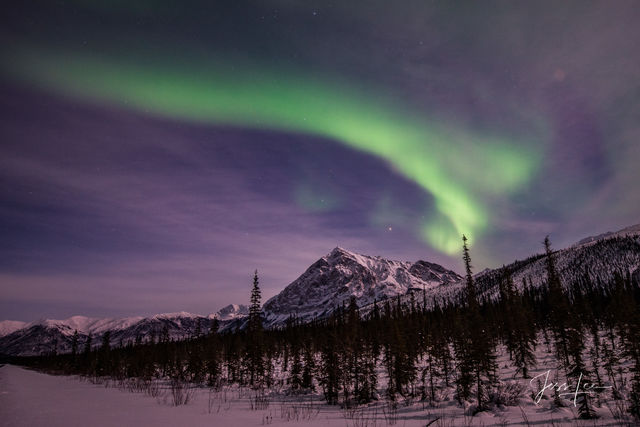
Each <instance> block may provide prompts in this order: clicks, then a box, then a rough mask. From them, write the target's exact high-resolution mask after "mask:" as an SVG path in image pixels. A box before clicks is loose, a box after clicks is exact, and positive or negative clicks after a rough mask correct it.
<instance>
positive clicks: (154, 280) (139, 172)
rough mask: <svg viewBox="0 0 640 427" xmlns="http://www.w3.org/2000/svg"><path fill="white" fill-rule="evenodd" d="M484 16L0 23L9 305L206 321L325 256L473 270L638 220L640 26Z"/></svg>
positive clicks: (493, 11)
mask: <svg viewBox="0 0 640 427" xmlns="http://www.w3.org/2000/svg"><path fill="white" fill-rule="evenodd" d="M489 5H491V6H492V7H489V6H479V5H477V4H475V3H466V2H463V3H459V4H456V5H455V6H454V5H451V4H449V3H447V2H435V3H433V4H431V3H430V4H423V3H422V2H407V3H405V4H402V5H395V6H392V5H387V4H386V3H384V2H367V3H366V4H360V5H358V4H357V3H351V2H350V3H349V4H348V5H342V4H340V5H339V4H334V3H331V2H313V3H304V4H303V3H302V2H288V1H275V2H262V3H252V2H246V3H245V2H236V3H233V4H231V3H226V2H219V3H215V4H210V3H205V2H203V3H197V4H194V6H193V7H190V8H184V7H180V6H179V3H175V4H173V3H171V2H159V3H140V4H137V5H136V6H132V5H128V4H126V3H120V2H116V3H111V2H92V3H87V4H85V3H84V2H70V3H68V4H65V5H51V4H48V3H40V2H28V3H25V4H24V5H20V6H16V7H14V8H13V9H12V10H9V11H8V13H7V14H6V17H5V18H3V20H4V21H5V22H3V24H4V25H3V30H2V33H1V34H2V37H3V40H4V42H3V48H2V50H1V51H0V52H1V55H0V61H1V62H0V63H1V66H2V72H1V73H0V78H1V79H2V81H1V82H0V84H1V86H0V87H2V88H3V93H4V96H3V100H2V112H3V115H2V117H3V119H2V129H3V134H4V137H3V141H4V142H3V146H2V154H3V155H2V160H0V164H1V165H2V181H1V182H2V184H1V186H0V192H1V193H2V210H1V211H0V226H1V227H2V229H3V230H4V231H3V234H5V236H7V240H6V242H7V244H6V245H5V247H4V248H3V262H2V264H0V266H1V268H2V270H1V271H0V287H1V289H3V295H4V296H3V299H2V301H1V302H0V310H2V311H7V313H8V314H7V316H8V317H11V316H10V314H12V313H18V314H20V316H22V317H25V318H29V316H28V315H27V314H23V313H26V312H24V310H27V312H28V311H29V310H31V311H32V312H35V311H38V312H40V311H42V310H41V309H42V307H47V308H48V309H49V311H50V312H51V313H52V314H51V315H52V316H53V315H58V316H64V315H67V314H69V315H71V314H76V313H78V312H80V311H82V310H81V309H80V308H79V307H81V305H82V304H88V305H89V306H90V307H91V308H92V309H93V310H95V311H97V312H99V313H101V314H116V313H117V314H121V313H134V314H135V313H139V312H140V311H141V310H142V311H147V312H154V311H174V310H176V309H186V310H189V311H194V312H212V311H214V309H217V308H219V307H210V308H207V306H206V305H205V304H204V303H203V302H202V301H203V299H207V298H208V300H209V301H211V300H214V299H215V300H218V299H219V300H220V303H219V305H220V306H222V305H225V304H226V303H230V302H242V298H244V296H243V295H244V293H246V292H244V289H243V288H242V284H243V283H244V282H243V281H244V279H245V278H246V277H245V276H247V274H248V273H247V272H250V271H252V269H253V268H256V267H257V268H258V269H259V270H261V271H263V272H264V276H263V278H264V281H265V286H266V288H267V296H270V295H272V294H274V293H275V292H277V291H278V290H280V289H282V288H283V287H284V286H285V285H286V284H287V283H288V282H289V281H291V280H292V279H294V278H295V276H296V275H297V274H299V273H301V272H302V271H303V270H304V268H305V267H306V266H307V265H308V264H309V263H310V262H312V261H314V260H315V259H317V258H318V257H320V256H322V255H323V254H324V253H326V252H328V251H329V250H330V249H331V248H332V247H333V246H336V245H340V246H344V247H347V248H350V249H354V250H357V251H361V252H364V253H370V254H379V255H383V256H386V257H389V258H400V259H419V258H422V259H429V260H432V261H435V262H440V263H443V264H445V265H447V266H450V267H454V268H457V267H458V259H459V256H458V252H459V247H460V237H461V235H462V234H463V233H464V234H466V235H467V236H469V237H470V238H471V242H472V244H473V248H472V249H473V251H474V252H475V253H474V260H475V263H476V264H477V267H485V266H496V265H499V264H502V263H506V262H510V261H512V260H513V259H514V258H515V257H522V256H527V255H530V254H531V253H534V252H536V251H538V250H539V242H540V241H541V240H542V238H543V237H544V235H545V234H551V236H552V238H553V239H554V241H557V242H558V245H557V246H560V245H567V244H571V243H572V242H574V241H575V240H578V239H580V238H582V237H584V236H585V235H587V234H590V233H595V232H602V231H606V230H608V229H617V228H622V227H624V226H626V225H629V224H632V223H637V222H638V213H639V212H638V206H640V199H639V196H638V194H639V192H638V191H637V190H636V188H635V187H636V184H635V183H636V180H637V179H638V178H640V177H639V176H638V175H640V174H639V173H638V172H637V170H636V169H637V168H636V166H635V165H636V164H637V161H638V160H639V158H640V153H639V152H638V145H639V144H638V143H637V138H638V136H639V135H640V128H639V125H638V123H640V121H638V120H637V119H638V112H639V111H640V108H638V107H639V105H638V102H639V98H638V94H639V93H640V88H639V86H638V85H639V84H640V83H639V82H640V79H638V77H640V56H639V54H638V53H637V52H636V50H635V49H634V47H633V40H634V39H636V37H637V36H639V35H640V34H638V32H639V31H638V30H637V29H636V28H635V25H634V22H635V21H634V19H635V18H637V17H638V16H637V15H638V12H637V7H634V5H633V3H624V2H620V3H618V4H617V5H616V7H615V8H605V6H604V5H603V4H597V3H581V2H574V3H572V2H569V3H565V4H563V6H562V7H559V6H557V5H554V4H553V3H552V2H549V3H545V2H543V3H538V4H537V5H535V6H534V5H532V4H529V5H526V4H508V3H502V2H490V3H489ZM612 22H615V23H616V25H615V26H612V24H611V23H612ZM598 30H599V31H598ZM14 283H19V284H20V287H21V290H15V289H14V288H15V286H14V285H13V284H14ZM150 289H153V292H154V293H155V295H156V298H155V299H152V300H148V299H147V298H146V297H145V295H148V292H149V291H150ZM56 290H58V291H59V292H58V293H59V294H61V295H63V296H59V295H56V292H55V291H56ZM34 293H35V294H38V295H39V296H38V297H37V298H36V297H34V296H33V295H34ZM128 293H130V294H131V295H135V297H131V298H124V297H123V295H124V294H128ZM203 293H204V294H205V295H206V297H205V298H203V297H202V294H203ZM64 295H66V297H64ZM176 298H178V301H177V302H176V300H175V299H176ZM123 300H127V302H129V301H130V303H131V306H128V305H127V304H123V303H122V301H123ZM106 301H112V302H109V303H107V302H106ZM175 303H177V304H179V305H180V307H174V306H173V305H171V304H175ZM134 304H136V305H134ZM16 305H17V307H22V308H21V309H19V310H17V309H13V308H11V309H10V307H14V306H16ZM135 306H138V307H141V308H139V309H138V310H137V311H136V309H135ZM25 307H28V308H25ZM58 313H60V314H58ZM18 314H13V317H17V316H18ZM0 317H3V316H0ZM5 317H6V316H5Z"/></svg>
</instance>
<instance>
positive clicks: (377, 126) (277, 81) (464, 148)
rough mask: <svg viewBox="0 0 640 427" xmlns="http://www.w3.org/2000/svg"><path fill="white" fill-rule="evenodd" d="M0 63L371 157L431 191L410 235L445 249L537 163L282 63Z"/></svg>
mask: <svg viewBox="0 0 640 427" xmlns="http://www.w3.org/2000/svg"><path fill="white" fill-rule="evenodd" d="M2 63H3V66H2V68H3V70H4V71H5V72H9V73H10V74H12V75H13V77H15V78H20V79H23V80H25V81H27V82H28V83H30V84H34V85H37V86H39V87H42V88H44V89H46V90H52V91H56V92H59V93H62V94H64V95H69V96H73V97H78V98H81V99H85V100H90V101H97V102H108V103H110V104H116V105H118V106H123V107H126V108H130V109H134V110H138V111H143V112H146V113H151V114H155V115H159V116H165V117H169V118H174V119H180V120H188V121H195V122H204V123H213V124H223V125H233V126H239V127H250V128H256V129H271V130H278V131H287V132H299V133H305V134H311V135H317V136H321V137H325V138H329V139H331V140H334V141H337V142H339V143H341V144H344V145H346V146H348V147H351V148H352V149H356V150H359V151H361V152H364V153H368V154H370V155H374V156H378V157H380V158H382V159H384V160H385V161H387V162H388V163H389V165H390V166H391V167H392V168H393V169H394V170H395V171H396V172H397V173H399V174H400V175H402V176H404V177H405V178H407V179H409V180H411V181H413V182H414V183H415V184H417V185H418V186H420V187H421V188H422V189H424V190H425V191H427V192H428V193H429V194H431V196H432V197H433V201H434V207H435V212H428V214H426V215H425V218H427V220H426V221H425V222H424V223H423V224H422V225H421V229H420V230H419V233H420V235H421V237H422V238H423V239H424V240H425V241H426V242H428V243H429V244H430V245H431V246H432V247H434V248H435V249H437V250H439V251H442V252H444V253H447V254H450V255H451V254H455V253H457V252H458V251H459V248H460V238H461V235H462V234H466V235H467V237H469V238H471V239H472V240H474V239H475V240H477V238H478V236H479V235H480V234H481V233H482V232H483V231H485V230H486V229H487V227H488V226H489V216H490V212H489V203H488V202H486V200H491V199H492V198H493V197H494V196H504V195H505V194H507V193H512V192H514V191H516V190H518V189H519V188H522V187H523V186H524V185H525V184H526V183H527V182H528V181H529V180H530V179H531V177H532V175H533V174H534V172H535V170H536V169H537V166H538V164H539V162H540V155H541V153H540V152H538V150H536V149H534V148H532V147H536V146H538V145H537V144H514V143H513V141H510V140H508V139H507V138H500V137H496V136H494V135H489V136H487V135H482V134H479V133H478V132H470V131H467V130H461V129H452V128H451V127H448V126H446V125H445V124H443V123H439V122H436V121H434V120H429V119H427V118H424V117H420V116H417V115H416V114H415V113H411V112H408V111H405V108H403V107H401V106H400V103H399V102H397V101H394V100H392V99H390V98H388V97H383V96H381V95H380V93H379V91H372V90H366V91H365V90H358V89H355V88H354V87H353V85H349V84H346V83H345V82H336V81H332V82H331V83H329V82H325V81H322V80H318V79H314V78H310V77H308V76H307V75H305V74H303V73H300V72H297V73H296V72H293V71H292V70H264V69H261V68H256V67H243V68H245V69H244V70H232V69H231V67H230V66H229V65H228V64H224V63H208V64H206V63H205V64H203V63H197V64H195V63H194V64H189V63H185V62H179V61H175V62H171V61H168V60H166V59H165V60H163V61H144V60H140V59H136V60H131V59H122V58H112V57H96V56H87V55H81V54H77V53H66V54H62V53H56V54H52V53H51V51H44V52H43V51H40V50H31V49H17V50H14V51H12V52H11V54H10V55H3V60H2ZM255 69H260V71H259V72H255V71H249V70H255ZM523 147H526V148H523ZM483 201H485V202H484V203H483Z"/></svg>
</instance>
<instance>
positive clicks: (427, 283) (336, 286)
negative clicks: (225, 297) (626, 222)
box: [0, 224, 640, 355]
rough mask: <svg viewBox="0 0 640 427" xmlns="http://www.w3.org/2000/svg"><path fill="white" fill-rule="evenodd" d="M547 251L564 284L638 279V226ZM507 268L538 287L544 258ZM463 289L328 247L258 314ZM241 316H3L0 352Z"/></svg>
mask: <svg viewBox="0 0 640 427" xmlns="http://www.w3.org/2000/svg"><path fill="white" fill-rule="evenodd" d="M554 256H555V259H556V264H557V267H558V271H559V274H560V277H561V279H562V281H563V283H565V284H568V283H572V282H573V281H574V280H576V279H577V278H580V277H584V276H585V274H588V275H589V276H590V277H591V278H592V279H593V280H594V281H596V282H597V281H600V282H602V283H607V282H610V281H611V280H612V278H613V275H614V274H615V273H616V272H621V273H623V274H627V273H628V274H632V275H635V277H637V278H638V279H639V280H640V224H639V225H634V226H631V227H627V228H625V229H623V230H620V231H618V232H612V233H605V234H601V235H598V236H593V237H587V238H585V239H582V240H580V241H579V242H578V243H576V244H575V245H573V246H570V247H569V248H566V249H562V250H559V251H556V252H555V255H554ZM507 267H508V268H509V269H510V270H511V272H512V275H513V278H514V282H515V283H516V286H519V287H522V286H524V283H525V282H526V283H527V286H533V287H539V286H541V285H543V284H544V283H545V282H546V272H545V266H544V256H543V255H534V256H532V257H530V258H527V259H525V260H522V261H516V262H514V263H512V264H510V265H509V266H507ZM501 275H502V272H501V270H500V269H494V270H491V269H487V270H484V271H482V272H480V273H478V274H476V275H475V281H476V284H477V289H478V294H479V296H481V297H486V298H496V297H497V295H498V283H499V280H500V277H501ZM463 290H464V281H463V278H462V277H461V276H460V275H459V274H457V273H455V272H453V271H451V270H447V269H446V268H444V267H442V266H440V265H438V264H434V263H430V262H426V261H417V262H403V261H391V260H387V259H384V258H381V257H378V256H367V255H360V254H356V253H354V252H350V251H348V250H345V249H342V248H335V249H334V250H332V251H331V252H330V253H329V254H327V255H326V256H324V257H322V258H320V259H319V260H318V261H316V262H315V263H313V264H312V265H311V266H310V267H309V268H308V269H307V270H306V271H305V272H304V273H303V274H302V275H301V276H300V277H298V278H297V279H296V280H294V281H293V282H292V283H291V284H289V285H288V286H287V287H286V288H285V289H284V290H283V291H282V292H280V293H279V294H278V295H276V296H274V297H273V298H271V299H269V300H268V301H267V302H266V303H265V304H264V306H263V311H264V316H265V317H264V319H265V325H266V326H267V327H278V326H282V325H284V323H285V322H286V320H287V319H288V318H289V317H290V316H292V315H295V316H296V317H297V318H298V319H299V320H301V321H310V320H312V319H314V318H323V317H326V316H328V315H330V314H331V313H332V312H333V310H335V309H336V308H337V307H340V306H342V305H343V304H347V303H348V302H349V300H350V299H351V298H352V297H353V298H355V299H356V302H357V304H358V306H359V307H362V308H363V309H364V310H365V311H366V310H367V308H370V307H371V305H372V303H373V302H374V301H383V300H386V299H389V298H394V297H400V298H402V299H405V300H406V299H407V298H408V296H409V295H411V294H412V293H414V292H420V294H421V295H422V293H423V292H424V293H425V294H426V295H428V301H429V302H430V303H432V302H433V301H437V302H455V301H457V300H458V299H459V298H460V297H461V295H462V292H463ZM247 315H248V308H247V307H246V306H244V305H236V304H231V305H228V306H226V307H224V308H223V309H221V310H220V311H218V313H215V314H212V315H208V316H201V315H195V314H191V313H184V312H181V313H168V314H159V315H155V316H152V317H128V318H121V319H94V318H87V317H83V316H74V317H71V318H69V319H66V320H38V321H35V322H31V323H24V322H17V321H3V322H0V354H5V355H37V354H43V353H50V352H52V351H53V350H54V349H55V350H56V351H58V352H68V351H70V349H71V340H72V337H73V334H74V333H75V331H78V335H79V345H80V346H83V345H84V343H85V342H86V340H87V337H88V336H89V335H91V336H92V339H93V341H92V343H93V345H94V346H97V345H100V343H101V338H102V336H103V335H104V333H105V332H106V331H110V338H111V343H112V345H119V344H120V343H122V344H126V343H128V342H134V341H136V340H144V341H147V340H150V339H159V338H160V336H161V335H163V336H165V337H166V336H168V337H169V338H171V339H185V338H189V337H193V336H195V335H197V334H198V332H199V333H206V332H207V331H208V330H209V328H210V327H211V324H212V322H213V319H214V318H215V319H218V322H219V325H220V330H221V331H225V330H231V329H235V328H240V327H242V326H243V325H244V324H245V323H246V316H247ZM198 329H199V331H198ZM81 348H82V347H81Z"/></svg>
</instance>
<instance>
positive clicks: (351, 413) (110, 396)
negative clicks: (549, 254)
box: [0, 362, 629, 427]
mask: <svg viewBox="0 0 640 427" xmlns="http://www.w3.org/2000/svg"><path fill="white" fill-rule="evenodd" d="M541 365H542V366H541V369H544V362H543V364H541ZM534 375H535V374H534ZM193 392H194V393H193V396H192V399H191V401H190V402H189V403H188V404H187V405H182V406H173V405H172V395H171V390H170V389H168V388H164V389H163V388H161V389H160V390H159V392H158V395H157V396H155V397H151V396H149V395H148V394H145V393H133V392H130V391H126V390H122V389H119V388H118V387H117V384H116V383H115V382H110V383H108V384H107V385H105V384H93V383H91V382H88V381H86V380H82V379H80V378H78V377H66V376H52V375H46V374H42V373H39V372H34V371H31V370H27V369H23V368H20V367H17V366H11V365H5V366H2V367H0V425H2V426H133V425H136V426H140V425H154V426H163V425H171V426H176V425H189V426H199V425H207V426H212V425H214V426H231V427H232V426H261V425H273V426H292V425H303V426H310V427H314V426H347V427H351V426H353V427H356V426H367V427H373V426H380V427H382V426H390V425H397V426H424V425H427V424H428V423H429V422H430V421H434V420H435V422H433V423H432V424H430V425H433V426H441V427H443V426H458V425H468V426H471V425H474V426H481V425H484V426H492V425H584V426H592V425H598V426H600V425H624V424H620V423H619V422H618V421H617V420H614V419H613V418H612V416H611V414H610V413H609V411H608V410H606V409H605V408H601V409H600V410H598V413H599V414H600V415H601V418H600V419H599V420H596V421H589V422H587V421H584V422H580V421H577V420H575V416H576V410H575V408H571V407H567V408H561V409H555V410H550V409H549V405H548V404H547V402H548V401H547V400H543V401H542V402H541V405H540V406H536V405H535V404H534V403H533V401H532V400H531V399H523V401H522V403H521V405H520V406H511V407H505V408H504V409H500V410H494V411H491V412H486V413H481V414H478V415H476V416H475V417H470V416H465V415H464V412H463V411H462V409H461V408H460V407H459V406H458V405H457V404H456V402H455V401H453V400H447V401H444V402H441V404H440V405H439V407H437V408H432V407H429V406H427V405H425V404H424V403H422V402H415V403H413V404H409V405H404V404H401V405H400V406H399V407H398V408H397V412H395V411H393V410H392V409H391V408H390V406H389V404H388V403H384V402H379V403H376V404H374V405H371V406H366V407H360V408H358V409H353V410H344V409H340V408H339V407H337V406H328V405H325V404H323V401H322V398H321V396H319V395H318V396H303V397H290V396H283V395H280V396H276V395H273V394H272V395H269V396H267V397H266V399H265V400H264V401H259V400H256V398H255V396H256V394H255V392H254V391H251V390H247V389H240V388H238V387H235V386H233V387H225V388H223V389H221V390H220V391H215V392H213V391H209V390H208V389H206V388H196V389H193ZM260 403H262V405H261V407H260V408H259V409H255V408H253V409H252V406H254V407H255V406H256V405H259V404H260ZM438 418H439V419H438ZM626 425H629V424H626Z"/></svg>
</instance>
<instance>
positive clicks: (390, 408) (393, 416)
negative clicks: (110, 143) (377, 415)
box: [382, 401, 398, 426]
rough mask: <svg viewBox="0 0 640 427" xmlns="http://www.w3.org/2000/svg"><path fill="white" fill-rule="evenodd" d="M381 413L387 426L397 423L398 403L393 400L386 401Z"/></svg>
mask: <svg viewBox="0 0 640 427" xmlns="http://www.w3.org/2000/svg"><path fill="white" fill-rule="evenodd" d="M382 413H383V415H384V420H385V421H386V422H387V425H388V426H393V425H396V424H397V423H398V403H397V402H395V401H392V402H387V404H386V405H385V406H384V407H383V408H382Z"/></svg>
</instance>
